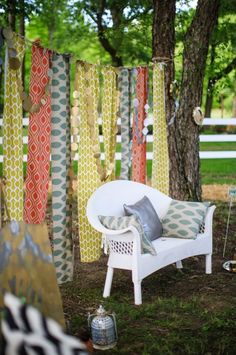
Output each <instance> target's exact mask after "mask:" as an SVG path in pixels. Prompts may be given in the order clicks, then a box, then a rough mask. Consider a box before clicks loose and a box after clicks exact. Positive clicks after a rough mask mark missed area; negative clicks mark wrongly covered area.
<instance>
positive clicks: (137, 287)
mask: <svg viewBox="0 0 236 355" xmlns="http://www.w3.org/2000/svg"><path fill="white" fill-rule="evenodd" d="M134 304H135V305H137V306H138V305H140V304H142V289H141V282H134Z"/></svg>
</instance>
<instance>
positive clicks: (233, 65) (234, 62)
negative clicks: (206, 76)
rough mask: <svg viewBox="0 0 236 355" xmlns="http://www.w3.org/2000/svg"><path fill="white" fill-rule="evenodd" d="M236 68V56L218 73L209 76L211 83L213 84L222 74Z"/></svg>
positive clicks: (224, 74)
mask: <svg viewBox="0 0 236 355" xmlns="http://www.w3.org/2000/svg"><path fill="white" fill-rule="evenodd" d="M235 68H236V57H235V58H234V59H233V60H232V61H231V62H230V63H229V64H228V65H227V66H226V67H225V68H224V69H223V70H221V71H220V72H219V73H217V74H215V75H214V76H213V77H212V78H210V81H211V85H212V86H214V85H215V84H216V82H217V81H219V80H220V79H222V78H223V77H224V76H226V75H227V74H229V73H230V72H231V71H232V70H233V69H235Z"/></svg>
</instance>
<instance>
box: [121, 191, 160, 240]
mask: <svg viewBox="0 0 236 355" xmlns="http://www.w3.org/2000/svg"><path fill="white" fill-rule="evenodd" d="M124 211H125V215H126V216H131V215H136V216H138V217H139V219H140V222H141V224H142V226H143V230H144V233H145V234H146V236H147V237H148V239H149V240H150V241H153V240H155V239H157V238H160V237H161V236H162V224H161V221H160V219H159V217H158V215H157V213H156V211H155V209H154V207H153V205H152V203H151V201H150V200H149V198H148V197H147V196H144V197H143V198H142V199H141V200H139V201H137V202H136V203H135V204H133V205H126V204H124Z"/></svg>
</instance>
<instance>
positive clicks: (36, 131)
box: [24, 45, 51, 224]
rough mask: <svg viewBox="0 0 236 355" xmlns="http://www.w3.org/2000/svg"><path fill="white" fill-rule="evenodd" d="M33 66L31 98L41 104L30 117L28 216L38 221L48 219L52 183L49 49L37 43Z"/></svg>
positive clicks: (29, 218) (26, 211) (25, 207)
mask: <svg viewBox="0 0 236 355" xmlns="http://www.w3.org/2000/svg"><path fill="white" fill-rule="evenodd" d="M31 65H32V66H31V77H30V98H31V101H32V103H33V104H35V105H37V104H39V102H40V103H41V106H40V108H39V111H38V112H37V111H36V112H35V113H31V114H30V117H29V134H28V139H29V142H28V161H27V162H28V163H27V176H26V193H25V205H24V219H25V221H26V222H27V223H33V224H38V223H41V222H43V221H44V219H45V214H46V206H47V193H48V184H49V168H50V135H51V97H50V95H48V96H47V97H45V88H46V86H47V84H48V82H49V81H50V75H51V72H50V71H49V65H50V52H49V50H47V49H45V48H42V47H39V46H38V45H33V46H32V64H31Z"/></svg>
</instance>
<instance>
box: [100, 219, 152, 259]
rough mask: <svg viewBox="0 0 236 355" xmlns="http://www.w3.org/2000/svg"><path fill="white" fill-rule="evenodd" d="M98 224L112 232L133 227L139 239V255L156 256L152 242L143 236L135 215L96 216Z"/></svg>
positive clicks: (140, 225)
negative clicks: (148, 254)
mask: <svg viewBox="0 0 236 355" xmlns="http://www.w3.org/2000/svg"><path fill="white" fill-rule="evenodd" d="M98 218H99V220H100V222H101V223H102V224H103V225H104V227H106V228H108V229H113V230H121V229H124V228H127V227H130V226H133V227H135V228H136V229H137V230H138V232H139V235H140V237H141V253H142V254H146V253H150V254H152V255H156V251H155V249H154V247H153V245H152V242H151V241H150V240H149V238H148V237H147V236H146V235H145V233H144V230H143V227H142V224H141V222H140V220H139V218H138V217H137V216H136V215H132V216H124V217H116V216H98Z"/></svg>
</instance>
